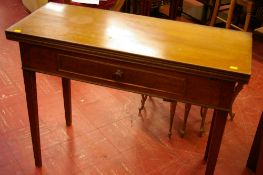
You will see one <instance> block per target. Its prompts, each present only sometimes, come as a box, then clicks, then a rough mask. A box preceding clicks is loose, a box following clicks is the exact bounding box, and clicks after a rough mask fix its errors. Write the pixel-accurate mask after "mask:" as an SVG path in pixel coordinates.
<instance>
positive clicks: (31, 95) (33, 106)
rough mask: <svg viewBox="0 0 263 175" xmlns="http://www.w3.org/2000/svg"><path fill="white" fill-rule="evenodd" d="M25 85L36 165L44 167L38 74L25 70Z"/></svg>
mask: <svg viewBox="0 0 263 175" xmlns="http://www.w3.org/2000/svg"><path fill="white" fill-rule="evenodd" d="M23 76H24V84H25V91H26V101H27V109H28V116H29V122H30V130H31V137H32V144H33V151H34V157H35V165H36V166H37V167H41V166H42V160H41V145H40V135H39V118H38V106H37V88H36V72H34V71H29V70H23Z"/></svg>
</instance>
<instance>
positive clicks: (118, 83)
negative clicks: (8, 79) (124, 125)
mask: <svg viewBox="0 0 263 175" xmlns="http://www.w3.org/2000/svg"><path fill="white" fill-rule="evenodd" d="M57 9H59V10H57ZM80 19H81V20H80ZM138 24H144V25H138ZM163 26H165V27H163ZM50 28H52V29H53V32H50ZM6 37H7V39H10V40H15V41H18V42H19V46H20V53H21V61H22V68H23V76H24V83H25V91H26V99H27V106H28V116H29V121H30V129H31V136H32V143H33V151H34V157H35V165H36V166H38V167H40V166H42V158H41V147H40V135H39V118H38V105H37V88H36V72H41V73H45V74H50V75H55V76H59V77H62V82H63V95H64V106H65V116H66V123H67V125H71V111H72V110H71V103H70V101H71V100H70V97H71V96H70V79H74V80H80V81H84V82H88V83H93V84H96V85H101V86H107V87H111V88H116V89H121V90H125V91H130V92H135V93H139V94H146V95H151V96H156V97H159V98H164V99H170V100H179V101H182V102H184V103H191V104H196V105H200V106H204V107H210V108H214V109H215V110H214V114H213V119H212V123H211V129H210V132H209V137H208V142H207V146H206V150H205V154H204V160H205V161H206V162H207V167H206V175H212V174H213V173H214V169H215V166H216V162H217V157H218V154H219V150H220V145H221V141H222V137H223V133H224V129H225V124H226V120H227V115H228V112H229V111H230V109H231V101H232V100H231V99H232V97H233V92H234V89H235V85H236V83H241V84H246V83H248V81H249V78H250V73H251V46H252V37H251V35H249V34H248V33H244V32H237V31H231V30H225V29H219V28H212V27H207V26H200V25H194V24H189V23H182V22H177V21H172V20H163V19H158V18H149V17H145V16H140V15H131V14H126V13H117V12H113V11H109V10H101V9H95V8H89V9H88V10H87V7H79V6H69V5H65V4H57V3H48V4H46V5H45V6H43V7H41V8H40V9H39V10H37V11H35V12H34V13H32V14H31V15H29V16H27V17H26V18H24V19H23V20H21V21H19V22H18V23H16V24H14V25H12V26H11V27H10V28H8V29H7V30H6ZM203 38H206V40H204V39H203ZM230 38H231V40H230ZM237 48H238V49H237ZM54 139H55V138H54Z"/></svg>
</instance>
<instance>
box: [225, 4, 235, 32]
mask: <svg viewBox="0 0 263 175" xmlns="http://www.w3.org/2000/svg"><path fill="white" fill-rule="evenodd" d="M235 4H236V0H231V2H230V7H229V10H228V14H227V20H226V28H227V29H229V28H230V26H231V22H232V18H233V13H234V9H235Z"/></svg>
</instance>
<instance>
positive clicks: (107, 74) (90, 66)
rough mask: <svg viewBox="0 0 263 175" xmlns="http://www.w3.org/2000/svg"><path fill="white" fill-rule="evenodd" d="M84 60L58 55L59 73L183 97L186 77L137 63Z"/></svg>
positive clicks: (98, 59)
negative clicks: (163, 72) (171, 74)
mask: <svg viewBox="0 0 263 175" xmlns="http://www.w3.org/2000/svg"><path fill="white" fill-rule="evenodd" d="M87 58H88V59H87ZM87 58H80V57H75V56H68V55H59V56H58V71H59V72H63V73H68V74H75V75H79V76H83V77H86V78H87V79H89V81H92V80H94V81H96V82H98V83H100V82H101V83H110V85H113V86H119V87H120V86H123V87H128V86H129V88H134V89H136V88H141V89H147V90H148V91H149V90H152V91H155V92H156V91H158V92H159V93H170V94H173V95H175V96H183V95H184V94H185V89H186V88H185V86H186V80H185V78H182V77H179V76H178V77H176V76H169V75H166V74H162V73H160V71H159V72H158V71H154V70H152V69H151V68H147V66H145V67H144V68H142V67H143V66H142V65H138V64H133V63H123V62H119V61H112V60H111V61H105V59H102V58H96V57H94V56H87ZM96 82H95V83H96Z"/></svg>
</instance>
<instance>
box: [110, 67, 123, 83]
mask: <svg viewBox="0 0 263 175" xmlns="http://www.w3.org/2000/svg"><path fill="white" fill-rule="evenodd" d="M112 78H113V79H114V80H116V81H120V80H122V79H123V71H121V70H119V69H118V70H116V72H114V73H113V75H112Z"/></svg>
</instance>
